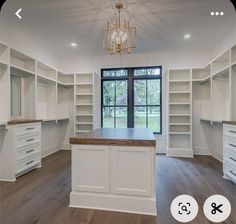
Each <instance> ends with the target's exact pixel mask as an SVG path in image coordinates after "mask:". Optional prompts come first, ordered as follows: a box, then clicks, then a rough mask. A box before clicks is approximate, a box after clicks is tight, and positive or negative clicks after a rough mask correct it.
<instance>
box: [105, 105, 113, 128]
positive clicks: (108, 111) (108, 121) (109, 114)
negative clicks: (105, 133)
mask: <svg viewBox="0 0 236 224" xmlns="http://www.w3.org/2000/svg"><path fill="white" fill-rule="evenodd" d="M103 127H104V128H114V127H115V125H114V107H103Z"/></svg>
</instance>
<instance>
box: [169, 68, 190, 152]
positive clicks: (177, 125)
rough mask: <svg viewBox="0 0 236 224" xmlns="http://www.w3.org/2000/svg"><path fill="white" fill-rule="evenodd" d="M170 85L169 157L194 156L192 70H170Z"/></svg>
mask: <svg viewBox="0 0 236 224" xmlns="http://www.w3.org/2000/svg"><path fill="white" fill-rule="evenodd" d="M168 84H169V85H168V102H169V104H168V120H169V123H168V155H170V156H175V152H176V150H178V152H180V151H182V154H183V155H186V154H188V155H189V156H192V154H193V153H192V117H191V113H192V112H191V111H192V107H191V91H192V82H191V70H190V69H172V70H169V71H168Z"/></svg>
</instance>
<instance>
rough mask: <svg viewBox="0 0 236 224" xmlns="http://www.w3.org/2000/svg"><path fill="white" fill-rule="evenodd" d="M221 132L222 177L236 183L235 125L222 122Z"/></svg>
mask: <svg viewBox="0 0 236 224" xmlns="http://www.w3.org/2000/svg"><path fill="white" fill-rule="evenodd" d="M223 133H224V144H223V167H224V177H225V178H227V179H231V180H232V181H234V182H235V183H236V125H227V124H224V128H223Z"/></svg>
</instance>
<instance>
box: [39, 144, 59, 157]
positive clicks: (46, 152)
mask: <svg viewBox="0 0 236 224" xmlns="http://www.w3.org/2000/svg"><path fill="white" fill-rule="evenodd" d="M60 150H61V145H57V146H53V147H49V148H46V149H42V158H44V157H47V156H49V155H51V154H53V153H55V152H58V151H60Z"/></svg>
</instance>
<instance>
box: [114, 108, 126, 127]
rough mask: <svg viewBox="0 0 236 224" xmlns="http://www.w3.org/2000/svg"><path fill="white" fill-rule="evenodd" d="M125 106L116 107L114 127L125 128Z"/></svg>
mask: <svg viewBox="0 0 236 224" xmlns="http://www.w3.org/2000/svg"><path fill="white" fill-rule="evenodd" d="M127 117H128V116H127V107H116V128H127Z"/></svg>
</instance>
